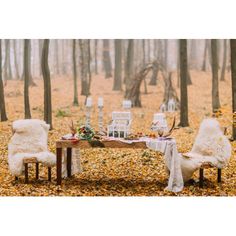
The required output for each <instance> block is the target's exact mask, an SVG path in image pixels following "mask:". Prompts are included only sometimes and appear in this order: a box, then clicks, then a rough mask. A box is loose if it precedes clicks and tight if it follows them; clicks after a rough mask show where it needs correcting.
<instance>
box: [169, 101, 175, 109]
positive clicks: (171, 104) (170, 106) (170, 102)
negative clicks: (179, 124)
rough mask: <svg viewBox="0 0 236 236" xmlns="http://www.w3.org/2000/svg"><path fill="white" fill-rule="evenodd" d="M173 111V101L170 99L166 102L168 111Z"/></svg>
mask: <svg viewBox="0 0 236 236" xmlns="http://www.w3.org/2000/svg"><path fill="white" fill-rule="evenodd" d="M174 111H175V101H174V99H170V100H169V102H168V112H174Z"/></svg>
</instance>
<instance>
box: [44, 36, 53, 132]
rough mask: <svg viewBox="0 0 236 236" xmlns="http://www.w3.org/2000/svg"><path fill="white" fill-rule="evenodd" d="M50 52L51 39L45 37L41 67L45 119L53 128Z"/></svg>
mask: <svg viewBox="0 0 236 236" xmlns="http://www.w3.org/2000/svg"><path fill="white" fill-rule="evenodd" d="M48 54H49V39H44V41H43V49H42V58H41V68H42V75H43V82H44V120H45V122H46V123H47V124H49V125H50V129H52V128H53V127H52V101H51V99H52V98H51V78H50V70H49V66H48Z"/></svg>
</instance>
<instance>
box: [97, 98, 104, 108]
mask: <svg viewBox="0 0 236 236" xmlns="http://www.w3.org/2000/svg"><path fill="white" fill-rule="evenodd" d="M98 107H103V98H102V97H99V98H98Z"/></svg>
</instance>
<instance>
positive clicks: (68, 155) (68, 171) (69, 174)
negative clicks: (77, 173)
mask: <svg viewBox="0 0 236 236" xmlns="http://www.w3.org/2000/svg"><path fill="white" fill-rule="evenodd" d="M71 158H72V148H69V147H68V148H67V162H66V163H67V176H68V177H71Z"/></svg>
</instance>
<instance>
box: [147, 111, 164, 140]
mask: <svg viewBox="0 0 236 236" xmlns="http://www.w3.org/2000/svg"><path fill="white" fill-rule="evenodd" d="M151 129H152V130H154V131H157V132H158V134H159V136H162V135H163V133H164V132H165V131H167V130H168V125H167V121H166V116H165V114H164V113H156V114H154V116H153V121H152V126H151Z"/></svg>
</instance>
